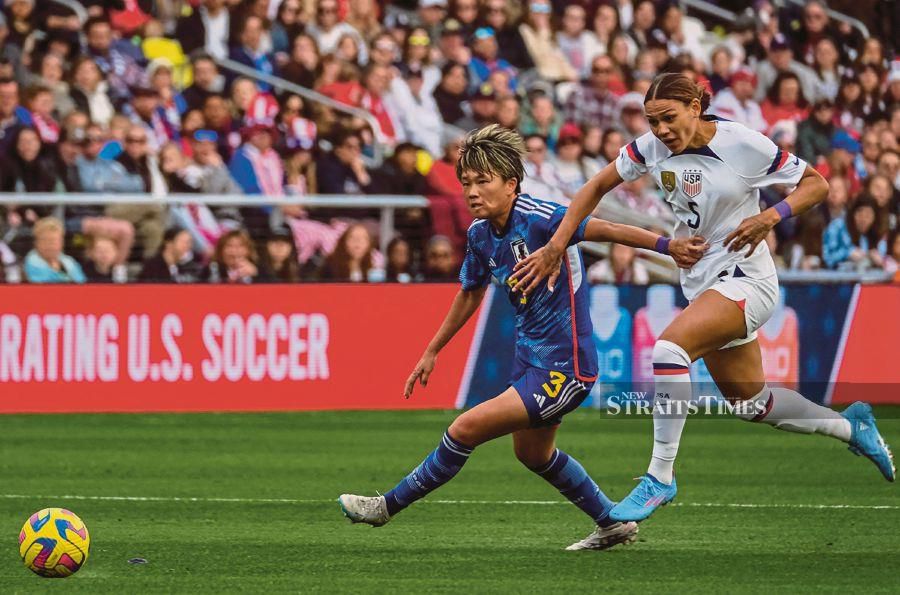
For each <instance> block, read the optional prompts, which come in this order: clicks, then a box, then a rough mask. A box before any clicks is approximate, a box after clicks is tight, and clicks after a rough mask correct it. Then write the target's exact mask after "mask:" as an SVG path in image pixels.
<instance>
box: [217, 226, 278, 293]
mask: <svg viewBox="0 0 900 595" xmlns="http://www.w3.org/2000/svg"><path fill="white" fill-rule="evenodd" d="M258 262H259V261H258V257H257V254H256V247H255V246H254V245H253V240H251V239H250V236H249V234H247V232H246V231H244V230H241V229H235V230H232V231H228V232H226V233H224V234H223V235H222V237H220V238H219V241H218V242H217V243H216V250H215V253H214V255H213V260H212V262H210V263H209V265H208V266H207V268H206V270H205V271H204V273H203V278H204V279H205V280H206V281H208V282H209V283H234V284H250V283H259V282H265V281H267V280H268V277H267V276H266V275H265V272H264V271H261V270H260V269H259V265H258Z"/></svg>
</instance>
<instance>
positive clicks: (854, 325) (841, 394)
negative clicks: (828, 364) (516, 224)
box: [831, 285, 900, 404]
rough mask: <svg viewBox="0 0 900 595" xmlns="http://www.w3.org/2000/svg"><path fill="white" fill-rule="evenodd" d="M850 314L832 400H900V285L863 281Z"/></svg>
mask: <svg viewBox="0 0 900 595" xmlns="http://www.w3.org/2000/svg"><path fill="white" fill-rule="evenodd" d="M857 291H858V294H857V296H856V299H855V300H854V302H853V303H851V305H850V311H849V312H848V315H847V322H846V328H845V329H844V333H845V338H844V339H843V340H842V343H843V345H842V346H841V347H842V348H841V349H839V350H838V354H837V359H836V361H835V363H834V366H835V368H834V374H833V377H832V382H833V388H832V391H833V392H832V396H831V402H832V403H852V402H853V401H858V400H862V401H868V402H870V403H893V404H897V403H900V365H898V359H900V286H897V285H875V286H872V285H868V286H867V285H862V286H859V287H858V288H857Z"/></svg>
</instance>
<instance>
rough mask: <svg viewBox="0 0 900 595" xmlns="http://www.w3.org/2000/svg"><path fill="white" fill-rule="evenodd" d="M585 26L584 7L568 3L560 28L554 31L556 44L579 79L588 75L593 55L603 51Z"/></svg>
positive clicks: (585, 14)
mask: <svg viewBox="0 0 900 595" xmlns="http://www.w3.org/2000/svg"><path fill="white" fill-rule="evenodd" d="M586 27H587V12H586V11H585V9H584V7H583V6H581V5H579V4H569V5H568V6H566V7H565V8H564V9H563V17H562V28H561V29H560V30H559V31H557V33H556V44H557V45H558V46H559V49H560V51H561V52H562V54H563V55H564V56H565V57H566V60H567V61H568V62H569V64H571V65H572V67H573V68H574V69H575V71H576V72H577V73H578V78H581V79H586V78H587V77H588V76H590V71H591V61H592V60H593V59H594V56H597V55H598V54H602V53H604V52H603V50H602V48H601V47H600V46H599V44H598V43H597V37H596V36H595V35H594V34H593V33H592V32H590V31H588V30H587V29H586Z"/></svg>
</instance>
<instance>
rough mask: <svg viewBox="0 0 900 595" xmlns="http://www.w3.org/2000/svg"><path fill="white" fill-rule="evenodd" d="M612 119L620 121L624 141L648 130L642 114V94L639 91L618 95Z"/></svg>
mask: <svg viewBox="0 0 900 595" xmlns="http://www.w3.org/2000/svg"><path fill="white" fill-rule="evenodd" d="M613 119H614V120H615V121H616V122H620V123H621V125H622V134H623V135H624V136H625V142H626V143H628V142H631V141H632V140H634V139H636V138H637V137H639V136H641V135H642V134H644V133H645V132H647V131H649V130H650V125H649V124H648V123H647V118H646V117H645V116H644V96H643V95H641V94H640V93H626V94H625V95H622V96H621V97H619V100H618V102H616V111H615V115H614V116H613Z"/></svg>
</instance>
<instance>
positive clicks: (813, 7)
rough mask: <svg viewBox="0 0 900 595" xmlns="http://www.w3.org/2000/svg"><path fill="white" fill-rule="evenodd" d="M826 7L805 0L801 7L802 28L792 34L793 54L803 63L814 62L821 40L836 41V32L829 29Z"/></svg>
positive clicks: (816, 2) (810, 0)
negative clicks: (817, 45)
mask: <svg viewBox="0 0 900 595" xmlns="http://www.w3.org/2000/svg"><path fill="white" fill-rule="evenodd" d="M826 10H827V5H826V4H825V3H824V2H821V1H820V0H807V2H806V6H804V7H803V20H802V22H803V26H802V27H801V28H800V29H799V30H798V31H795V32H794V33H793V35H792V36H791V37H792V41H793V43H794V54H795V55H796V56H797V57H798V58H799V59H800V60H801V61H802V62H804V63H806V64H809V65H812V64H813V63H814V62H815V58H816V56H815V50H816V44H817V43H818V42H819V41H820V40H821V39H836V38H837V37H838V35H837V30H836V29H835V28H833V27H831V23H830V22H829V17H828V13H827V12H826Z"/></svg>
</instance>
